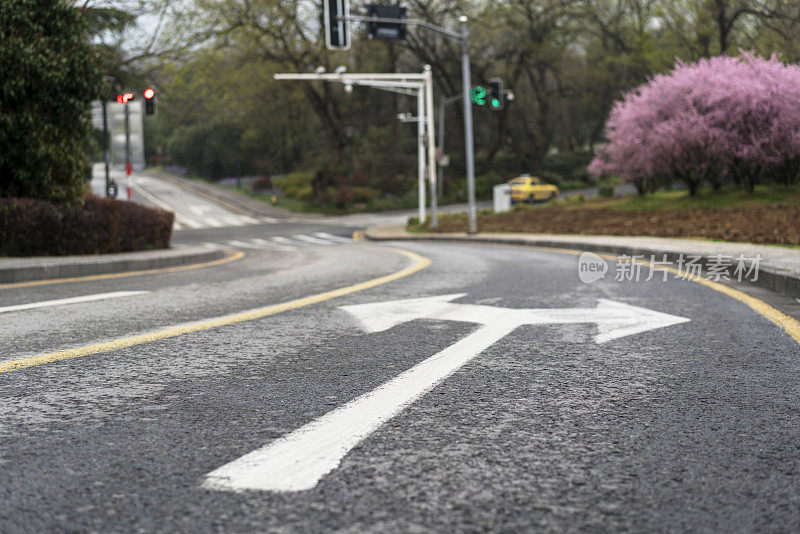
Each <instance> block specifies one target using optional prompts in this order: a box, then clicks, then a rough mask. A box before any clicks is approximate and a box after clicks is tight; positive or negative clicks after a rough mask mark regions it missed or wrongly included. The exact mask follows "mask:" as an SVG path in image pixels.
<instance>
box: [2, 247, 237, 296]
mask: <svg viewBox="0 0 800 534" xmlns="http://www.w3.org/2000/svg"><path fill="white" fill-rule="evenodd" d="M243 257H244V252H241V251H238V250H236V251H233V250H231V251H228V255H227V256H225V257H224V258H220V259H218V260H212V261H207V262H203V263H193V264H191V265H179V266H177V267H162V268H160V269H147V270H146V271H126V272H123V273H108V274H92V275H89V276H75V277H71V278H52V279H49V280H33V281H30V282H13V283H10V284H0V290H3V289H13V288H15V287H33V286H47V285H51V284H66V283H68V282H90V281H92V280H108V279H110V278H126V277H128V276H142V275H146V274H155V273H174V272H178V271H191V270H192V269H201V268H203V267H212V266H214V265H222V264H223V263H228V262H231V261H236V260H238V259H241V258H243Z"/></svg>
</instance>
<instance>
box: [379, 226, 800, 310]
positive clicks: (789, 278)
mask: <svg viewBox="0 0 800 534" xmlns="http://www.w3.org/2000/svg"><path fill="white" fill-rule="evenodd" d="M381 230H382V229H381V228H380V227H378V228H367V229H366V230H365V231H364V232H363V235H364V237H365V238H367V239H369V240H371V241H457V242H470V243H493V244H501V245H523V246H529V247H543V248H564V249H573V250H584V251H587V252H597V253H605V254H615V255H623V254H624V255H627V256H634V255H637V254H641V255H644V256H645V257H647V256H650V255H651V254H655V255H656V256H657V257H658V258H659V259H661V258H663V256H664V255H666V257H667V260H668V261H671V262H673V263H676V262H677V261H678V258H679V257H684V258H685V257H686V256H687V255H688V256H700V260H699V263H700V264H702V265H707V264H708V263H709V262H710V261H709V259H710V257H711V256H709V255H699V254H695V253H691V254H687V253H686V252H682V251H680V250H668V249H659V248H648V247H626V246H620V245H600V244H597V243H581V242H574V241H557V240H541V239H526V238H521V237H503V236H502V235H491V234H483V235H477V236H470V235H467V234H443V235H436V234H411V233H408V232H406V231H405V230H403V232H399V231H397V232H394V233H391V232H386V231H385V229H384V231H383V232H381ZM733 269H734V268H733V267H732V266H731V267H729V268H728V269H727V271H728V274H729V275H730V274H732V272H733ZM744 281H747V283H749V284H752V285H755V286H757V287H763V288H765V289H769V290H770V291H774V292H776V293H778V294H780V295H784V296H787V297H794V298H800V272H796V271H792V270H790V269H780V268H777V267H773V266H763V265H762V266H760V267H759V269H758V279H757V280H755V281H752V280H750V279H744Z"/></svg>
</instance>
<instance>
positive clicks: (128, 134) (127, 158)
mask: <svg viewBox="0 0 800 534" xmlns="http://www.w3.org/2000/svg"><path fill="white" fill-rule="evenodd" d="M125 174H126V176H127V177H128V184H127V186H128V200H130V199H131V197H132V196H133V184H132V183H131V114H130V111H129V110H128V101H127V100H126V101H125Z"/></svg>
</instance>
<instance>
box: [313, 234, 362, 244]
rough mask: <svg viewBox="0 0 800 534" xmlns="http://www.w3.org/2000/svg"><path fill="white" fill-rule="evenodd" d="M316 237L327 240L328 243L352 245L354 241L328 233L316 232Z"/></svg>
mask: <svg viewBox="0 0 800 534" xmlns="http://www.w3.org/2000/svg"><path fill="white" fill-rule="evenodd" d="M314 235H315V236H316V237H319V238H320V239H327V240H328V241H336V242H337V243H352V242H353V240H352V239H347V238H345V237H340V236H338V235H333V234H329V233H327V232H316V233H315V234H314Z"/></svg>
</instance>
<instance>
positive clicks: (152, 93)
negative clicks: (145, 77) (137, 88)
mask: <svg viewBox="0 0 800 534" xmlns="http://www.w3.org/2000/svg"><path fill="white" fill-rule="evenodd" d="M142 95H143V96H144V97H145V98H146V99H147V100H150V99H151V98H153V97H154V96H156V92H155V91H154V90H153V89H151V88H149V87H148V88H147V89H145V90H144V93H142Z"/></svg>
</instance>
